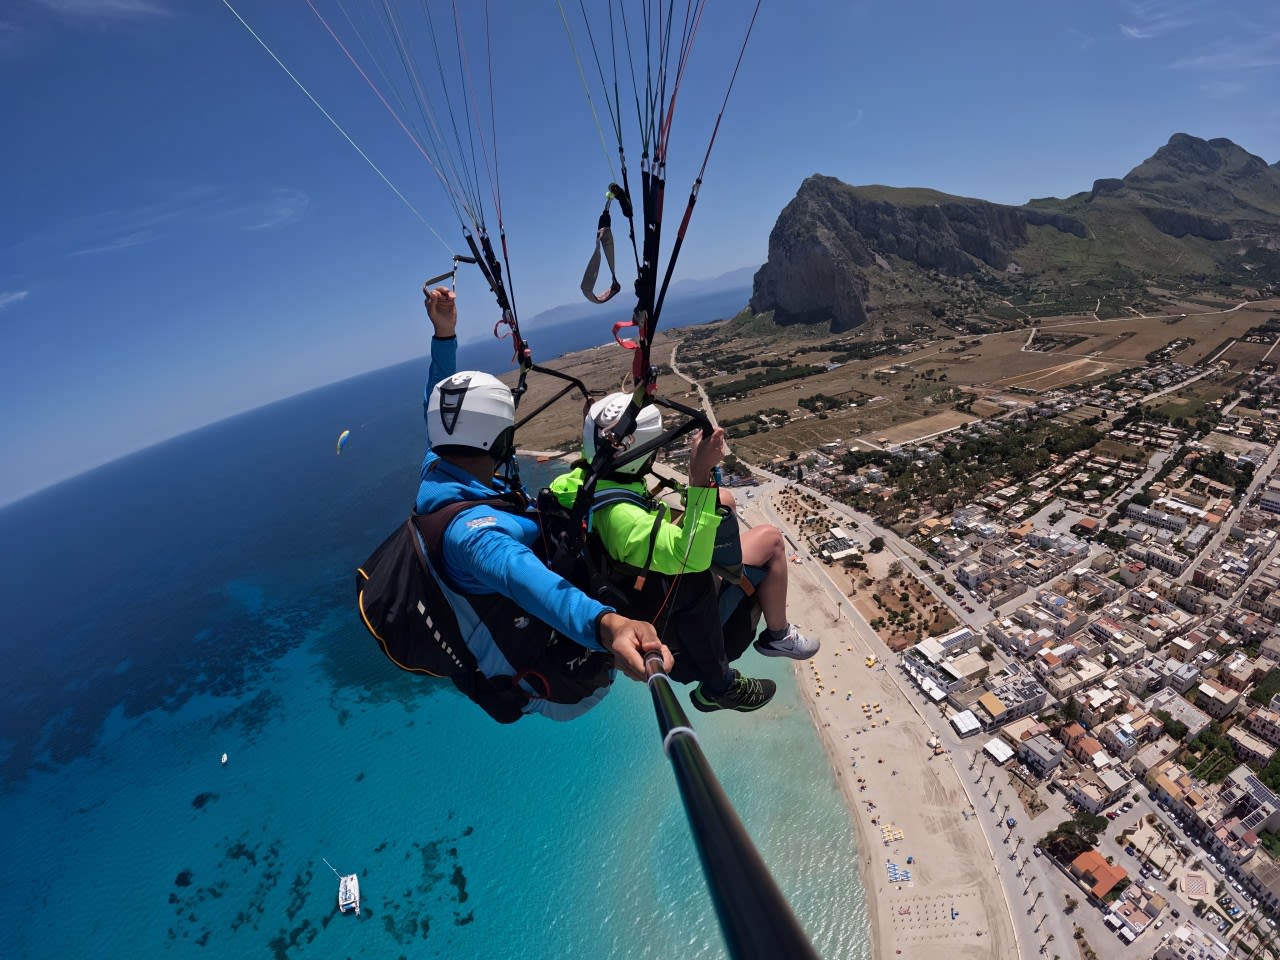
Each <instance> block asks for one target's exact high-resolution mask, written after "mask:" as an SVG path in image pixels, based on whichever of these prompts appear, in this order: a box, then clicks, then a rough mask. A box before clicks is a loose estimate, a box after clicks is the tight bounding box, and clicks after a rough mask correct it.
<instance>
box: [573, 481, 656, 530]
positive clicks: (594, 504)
mask: <svg viewBox="0 0 1280 960" xmlns="http://www.w3.org/2000/svg"><path fill="white" fill-rule="evenodd" d="M615 503H629V504H632V505H633V506H636V507H643V508H644V509H645V510H652V509H653V499H652V498H651V497H648V496H646V495H645V494H643V493H636V491H634V490H627V489H626V488H625V487H608V488H606V489H604V490H596V492H595V493H594V494H592V497H591V507H590V509H588V510H587V528H588V529H590V527H591V515H592V514H593V513H595V512H596V511H597V510H599V509H601V508H602V507H610V506H613V505H614V504H615Z"/></svg>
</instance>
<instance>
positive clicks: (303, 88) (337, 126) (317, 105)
mask: <svg viewBox="0 0 1280 960" xmlns="http://www.w3.org/2000/svg"><path fill="white" fill-rule="evenodd" d="M222 5H223V6H224V7H226V8H227V9H228V10H230V11H231V15H232V16H233V17H235V18H236V19H237V20H239V21H240V25H241V26H243V27H244V28H245V29H246V30H248V31H249V36H251V37H253V39H255V40H257V41H258V45H259V46H260V47H262V49H263V50H265V51H267V55H268V56H270V57H271V59H272V60H274V61H275V62H276V64H277V65H278V66H279V67H280V69H281V70H283V71H284V72H285V74H286V75H287V76H288V77H289V79H290V80H292V81H293V82H294V84H295V85H296V86H297V88H298V89H299V90H301V91H302V92H303V93H304V94H306V96H307V99H308V100H310V101H311V103H312V104H313V105H314V106H315V108H316V109H317V110H319V111H320V112H321V113H323V114H324V118H325V119H326V120H328V121H329V122H330V123H331V124H333V128H334V129H335V130H337V131H338V132H339V133H340V134H342V137H343V139H344V140H346V141H347V143H349V144H351V148H352V149H353V150H355V152H356V153H358V154H360V156H361V157H362V158H363V159H364V162H365V163H367V164H368V165H369V166H370V167H372V168H373V172H374V173H376V174H377V175H378V176H379V177H381V178H382V182H383V183H385V184H386V185H387V186H388V187H390V188H391V192H392V193H394V194H395V195H396V196H397V197H399V198H400V202H401V203H403V204H404V205H405V206H406V207H408V208H409V211H410V212H411V213H412V214H413V215H414V216H415V217H417V218H418V219H419V220H420V221H422V225H423V226H424V227H426V228H427V229H428V230H430V231H431V234H432V236H434V237H435V238H436V239H437V240H439V241H440V245H441V246H443V247H444V248H445V249H446V250H448V251H449V252H450V253H452V252H453V248H452V247H450V246H449V244H447V243H445V240H444V237H442V236H440V234H439V233H437V232H436V228H435V227H433V226H432V225H431V224H430V223H428V222H427V218H426V217H424V216H423V215H422V214H420V213H419V212H418V209H417V207H415V206H414V205H413V204H412V203H410V202H409V200H408V199H407V198H406V197H405V195H404V194H403V193H401V192H400V190H399V188H398V187H397V186H396V185H395V184H394V183H392V182H391V180H390V179H389V178H388V177H387V175H386V174H385V173H383V172H382V170H381V168H379V166H378V165H377V164H376V163H374V162H373V161H372V160H371V159H370V158H369V155H368V154H367V153H365V152H364V151H363V150H361V149H360V145H359V144H358V143H356V142H355V141H354V140H352V139H351V135H350V134H348V133H347V131H346V130H344V129H342V124H340V123H338V121H337V120H335V119H333V116H332V115H331V114H330V113H329V111H328V110H326V109H325V108H324V107H322V106H321V105H320V101H319V100H317V99H316V98H315V97H314V96H312V95H311V91H310V90H308V89H307V88H306V86H305V85H304V84H303V82H302V81H301V80H299V79H298V78H297V77H296V76H294V74H293V71H292V70H290V69H289V68H288V67H286V66H285V64H284V61H283V60H281V59H280V58H279V57H277V56H276V55H275V51H273V50H272V49H271V48H270V47H269V46H267V42H266V41H265V40H263V39H262V37H260V36H258V34H257V31H255V30H254V29H253V27H251V26H249V24H248V22H247V21H246V20H245V19H244V17H242V16H240V13H239V12H238V11H237V10H236V8H235V7H233V6H232V5H231V4H230V3H229V2H228V0H222Z"/></svg>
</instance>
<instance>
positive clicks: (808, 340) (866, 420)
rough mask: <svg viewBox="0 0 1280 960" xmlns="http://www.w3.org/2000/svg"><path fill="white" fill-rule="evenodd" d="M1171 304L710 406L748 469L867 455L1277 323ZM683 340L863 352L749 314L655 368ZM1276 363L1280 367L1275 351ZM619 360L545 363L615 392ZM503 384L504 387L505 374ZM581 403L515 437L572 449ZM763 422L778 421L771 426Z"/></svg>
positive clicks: (1218, 385)
mask: <svg viewBox="0 0 1280 960" xmlns="http://www.w3.org/2000/svg"><path fill="white" fill-rule="evenodd" d="M1174 309H1177V310H1178V311H1179V312H1178V313H1170V314H1166V315H1164V316H1150V317H1142V316H1125V317H1121V318H1119V319H1113V320H1107V319H1104V320H1098V319H1096V318H1095V317H1094V316H1093V315H1091V314H1085V315H1081V316H1070V317H1054V318H1052V319H1046V320H1043V321H1041V322H1040V323H1039V324H1038V325H1037V329H1038V330H1040V331H1042V332H1043V334H1044V335H1045V336H1046V337H1052V338H1053V339H1056V340H1058V341H1059V345H1058V346H1056V347H1055V348H1053V349H1051V350H1049V351H1046V352H1040V351H1036V350H1024V349H1023V348H1024V346H1025V345H1026V343H1027V340H1028V337H1029V335H1030V330H1029V329H1021V330H1010V331H1006V332H1002V333H993V334H985V335H972V336H962V337H960V338H959V339H948V340H933V341H927V342H924V343H923V344H922V345H920V346H919V347H918V349H914V350H911V349H908V350H905V351H903V350H901V349H900V348H898V349H894V350H892V351H891V352H887V353H884V354H882V355H880V356H876V357H873V358H870V359H856V360H851V361H848V362H844V363H842V364H841V365H840V366H837V367H835V368H834V369H829V370H827V369H822V370H821V372H818V373H815V374H813V375H810V376H804V377H799V378H796V379H791V380H782V381H781V382H775V383H771V384H768V385H766V386H760V387H756V388H751V389H750V390H749V391H748V392H747V394H746V395H744V396H741V397H737V398H731V399H728V400H722V401H720V402H717V403H716V410H715V412H716V417H717V419H718V420H719V421H720V422H722V423H727V424H732V423H734V421H739V426H738V428H737V429H736V430H735V432H745V429H744V428H745V427H749V426H751V424H752V422H753V421H754V422H755V424H756V425H755V427H754V429H756V430H757V432H756V433H755V434H753V435H749V436H735V437H734V438H733V440H732V447H733V450H734V452H735V453H737V454H738V455H739V456H741V457H743V458H744V459H747V460H758V461H765V460H768V459H772V458H773V457H776V456H779V455H784V454H786V453H788V452H789V451H790V450H793V449H807V448H812V447H814V446H817V445H818V444H820V443H825V442H830V441H833V440H837V439H840V440H843V441H845V442H854V440H855V438H862V439H863V440H865V441H866V442H865V443H862V444H855V446H862V447H863V448H864V449H870V448H874V447H878V446H880V445H881V444H880V443H879V440H880V438H882V437H884V438H886V440H887V442H890V443H899V442H903V441H905V440H909V439H914V438H917V437H921V436H926V435H929V434H931V433H936V432H938V431H940V430H945V429H949V428H952V427H954V426H957V425H959V424H962V423H964V422H966V421H967V420H968V419H971V418H976V417H980V416H989V415H994V414H996V413H998V412H999V408H998V407H996V406H995V405H994V404H991V403H988V402H987V401H985V400H983V399H982V398H983V397H985V396H987V395H989V394H993V393H996V394H1001V393H1003V395H1004V396H1006V397H1011V398H1017V397H1018V393H1012V394H1011V393H1007V392H1006V391H1010V390H1011V389H1016V390H1017V391H1019V392H1021V391H1025V392H1027V393H1035V392H1041V391H1047V390H1053V389H1057V388H1061V387H1068V386H1074V385H1076V384H1079V383H1083V382H1086V381H1089V380H1093V379H1097V378H1100V377H1103V376H1106V375H1108V374H1111V373H1114V372H1117V371H1119V370H1123V369H1127V368H1132V367H1139V366H1143V365H1144V364H1145V363H1146V362H1147V361H1146V357H1147V356H1148V355H1149V354H1152V353H1153V352H1155V351H1157V350H1160V349H1161V348H1163V347H1166V346H1167V345H1169V344H1171V343H1174V342H1177V344H1178V345H1179V347H1180V349H1176V350H1175V352H1174V353H1173V354H1172V355H1171V357H1170V359H1174V360H1177V361H1179V362H1181V363H1187V364H1194V363H1198V362H1200V361H1202V360H1204V359H1206V358H1208V357H1215V356H1216V357H1218V359H1219V360H1221V361H1223V362H1224V363H1225V364H1226V365H1228V366H1230V367H1231V368H1232V369H1233V370H1240V371H1243V370H1246V369H1251V368H1252V366H1253V365H1254V364H1256V363H1257V362H1258V361H1259V360H1261V358H1262V357H1263V356H1264V355H1265V353H1266V351H1267V350H1269V349H1270V345H1268V344H1252V343H1244V342H1239V341H1236V342H1232V338H1234V337H1239V336H1241V335H1242V334H1244V333H1245V332H1246V331H1248V330H1249V329H1251V328H1253V327H1255V326H1259V325H1262V324H1264V323H1266V321H1267V320H1269V319H1271V318H1272V317H1274V316H1276V306H1275V304H1274V303H1258V304H1249V305H1245V306H1243V307H1239V308H1236V307H1234V305H1232V306H1229V307H1226V308H1223V307H1222V305H1221V304H1219V303H1218V302H1216V301H1212V300H1206V301H1205V302H1204V303H1197V302H1191V301H1189V300H1188V301H1184V302H1182V303H1180V304H1178V305H1177V306H1176V307H1175V308H1174ZM1183 311H1185V316H1184V315H1183V313H1182V312H1183ZM730 324H732V326H730ZM862 332H863V331H860V333H862ZM693 338H696V342H697V343H699V344H707V343H708V342H712V343H714V342H715V340H716V338H721V339H723V340H724V342H725V346H724V348H723V349H724V350H725V351H726V355H727V353H728V352H733V353H734V354H735V355H737V356H739V357H741V356H747V357H749V358H751V359H753V360H756V359H759V360H766V359H767V360H769V361H771V362H772V363H773V364H774V365H775V369H776V368H779V367H780V368H781V369H783V370H785V369H787V365H788V364H790V365H792V366H801V365H806V364H807V365H813V366H814V367H815V368H823V367H825V366H826V365H827V364H828V363H831V362H837V363H838V362H840V360H841V359H842V358H843V357H847V356H848V352H847V351H848V350H849V349H850V347H854V348H856V347H865V346H866V345H867V340H865V339H863V338H862V337H861V336H859V334H854V335H853V336H846V337H844V338H830V337H829V335H828V334H827V333H826V331H825V330H819V329H815V328H804V327H788V328H778V327H774V326H773V325H772V324H769V323H766V322H764V321H762V320H760V319H759V318H751V319H750V321H749V322H742V321H726V322H722V323H716V324H707V325H703V326H698V327H685V328H681V329H677V330H673V331H666V332H663V333H660V334H659V336H658V338H657V341H656V342H655V345H654V361H655V363H668V362H669V360H670V356H671V349H672V346H673V344H675V343H676V342H679V341H686V342H687V343H688V344H689V351H690V356H692V355H693V353H692V351H693V350H694V343H695V340H694V339H693ZM1184 344H1185V345H1184ZM1224 351H1225V352H1224ZM703 352H704V354H708V356H709V357H710V358H714V356H715V354H711V353H709V351H706V350H705V349H704V350H703ZM1275 356H1276V358H1277V359H1280V352H1277V354H1275ZM680 357H681V360H680V362H681V365H682V366H685V365H686V361H687V359H688V358H686V356H685V352H684V351H682V352H681V354H680ZM705 362H707V358H704V363H705ZM711 362H714V359H711ZM629 363H630V357H629V355H622V352H621V351H620V350H618V349H616V348H614V347H612V345H610V346H609V347H597V348H594V349H592V350H587V351H582V352H580V353H576V354H571V355H568V356H566V357H564V358H561V359H559V360H556V361H552V362H550V364H549V365H550V366H552V367H555V368H556V369H561V370H566V371H570V372H572V373H574V374H575V375H577V376H579V377H581V378H582V379H583V380H584V381H585V382H586V384H587V386H588V387H589V388H590V389H592V390H593V391H602V392H603V391H606V390H613V389H619V388H620V386H621V384H622V377H623V375H624V373H625V372H626V371H627V370H628V369H629ZM730 366H731V369H723V370H720V371H717V374H716V375H713V376H708V377H704V378H703V385H704V386H706V387H710V386H713V385H715V384H717V383H720V384H723V383H726V382H730V381H733V380H737V379H741V378H742V377H743V376H744V374H745V373H746V372H747V371H746V370H745V369H740V368H739V367H740V366H741V365H740V364H736V365H730ZM752 366H753V367H754V365H752ZM755 369H764V367H763V366H762V367H757V368H755ZM505 379H508V380H509V381H513V380H514V376H513V375H512V376H509V377H507V378H505ZM1233 379H1234V378H1228V379H1227V380H1226V381H1212V380H1210V381H1200V382H1199V383H1196V384H1193V385H1191V387H1189V388H1188V389H1187V390H1186V391H1184V392H1180V393H1178V394H1172V395H1169V396H1167V397H1162V398H1160V400H1159V401H1158V402H1159V403H1160V405H1161V409H1164V410H1166V411H1168V412H1169V413H1170V416H1184V417H1193V416H1195V414H1196V412H1198V411H1199V410H1202V409H1203V407H1204V404H1206V403H1208V402H1211V401H1212V400H1214V399H1217V398H1218V397H1221V396H1223V395H1224V394H1225V393H1226V392H1227V389H1228V388H1229V387H1230V385H1231V382H1232V380H1233ZM529 383H530V389H529V393H528V394H527V395H526V397H525V399H524V401H523V403H522V407H521V409H522V411H527V410H532V409H533V408H534V407H535V406H536V405H537V404H538V403H540V402H541V400H542V399H543V398H545V397H547V396H550V394H551V393H552V392H553V391H554V390H555V389H557V388H558V386H559V383H558V382H557V381H554V380H549V379H548V378H545V377H539V376H536V375H535V376H531V377H530V380H529ZM659 388H660V390H661V391H662V392H663V393H664V394H666V395H667V396H670V397H671V398H673V399H675V400H680V401H682V402H685V403H689V404H690V405H696V404H697V396H696V394H695V393H693V392H692V391H691V388H690V387H689V386H688V385H687V384H686V383H685V381H683V380H682V379H680V378H679V377H676V376H674V375H673V374H665V375H663V377H662V378H661V380H660V382H659ZM966 394H967V396H966ZM818 395H822V397H824V398H829V399H834V400H835V401H838V402H840V403H841V404H842V405H841V406H839V407H838V408H831V407H828V408H827V409H825V410H822V411H821V412H811V411H810V410H807V409H805V408H804V407H803V406H802V405H801V401H806V400H807V401H811V403H810V405H812V400H813V398H815V397H817V396H818ZM959 400H968V401H970V402H971V404H972V406H971V407H970V408H969V409H970V410H971V411H972V413H971V414H965V413H961V412H959V411H956V410H955V409H954V405H955V403H956V402H957V401H959ZM847 403H853V404H854V406H852V407H850V406H847V405H846V404H847ZM581 407H582V405H581V400H580V399H578V400H574V399H570V398H565V399H562V400H561V401H560V402H559V403H557V404H556V405H555V407H553V408H552V410H550V411H548V412H547V413H545V414H543V415H541V416H539V417H538V418H537V419H536V420H535V421H534V422H533V423H530V424H528V425H527V426H525V427H523V428H522V429H521V433H520V438H519V439H520V445H521V446H522V447H523V448H525V449H539V450H551V449H570V448H573V447H575V445H576V444H577V443H578V440H579V437H580V431H581V423H582V421H581ZM771 409H772V410H777V411H782V412H784V413H785V414H786V416H787V417H789V418H790V420H791V422H789V423H777V425H767V424H766V423H764V422H762V421H760V420H759V417H760V415H761V414H762V413H764V412H765V411H769V410H771ZM773 422H774V423H776V422H777V421H776V418H775V419H774V421H773Z"/></svg>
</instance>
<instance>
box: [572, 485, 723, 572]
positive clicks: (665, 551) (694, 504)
mask: <svg viewBox="0 0 1280 960" xmlns="http://www.w3.org/2000/svg"><path fill="white" fill-rule="evenodd" d="M584 479H585V475H584V473H583V470H582V468H580V467H579V468H577V469H574V470H570V471H569V472H568V473H565V474H561V475H560V476H558V477H556V478H555V479H554V480H553V481H551V491H552V493H554V494H555V495H556V498H557V499H558V500H559V501H560V502H561V503H562V504H563V505H564V506H566V507H571V506H573V501H574V498H575V497H576V496H577V495H578V490H579V488H581V486H582V481H583V480H584ZM617 488H621V489H623V490H630V491H631V492H633V493H638V494H640V495H642V496H643V495H645V493H646V490H645V485H644V481H643V480H637V481H635V482H634V483H615V482H613V481H610V480H601V481H600V482H599V483H598V484H597V485H596V489H597V490H610V489H617ZM684 499H685V515H684V518H683V519H682V521H681V522H680V523H672V522H671V521H669V520H665V519H664V520H663V521H662V522H661V524H660V525H659V528H658V538H657V541H656V543H655V545H654V549H653V561H652V563H651V564H650V569H652V570H653V571H655V572H656V573H665V574H677V573H700V572H702V571H703V570H706V569H708V568H710V566H711V554H712V551H713V550H714V549H715V545H716V528H717V527H718V526H720V515H719V514H718V513H716V507H717V505H718V504H719V494H718V492H717V491H716V489H715V488H714V487H690V488H689V489H688V490H687V491H686V492H685V495H684ZM657 514H658V512H657V510H646V509H645V508H644V507H640V506H637V505H636V504H633V503H614V504H610V505H608V506H606V507H601V508H600V509H599V510H597V511H596V512H595V513H594V514H593V515H592V517H591V527H592V529H593V530H595V531H596V533H597V534H598V535H599V537H600V540H601V542H602V543H603V544H604V548H605V551H606V552H607V553H608V554H609V556H611V557H612V558H613V559H615V560H617V561H618V562H619V563H625V564H628V565H630V566H633V567H643V566H644V561H645V557H647V556H648V554H649V541H650V539H651V538H652V536H653V523H654V519H655V518H656V517H657Z"/></svg>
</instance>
